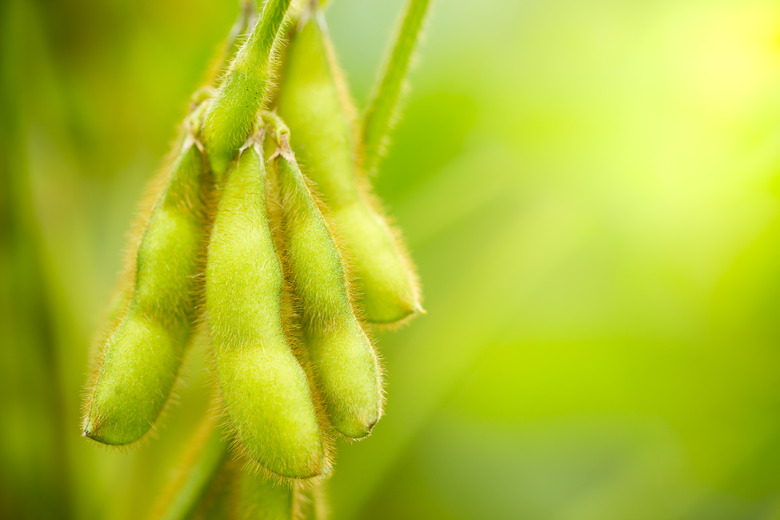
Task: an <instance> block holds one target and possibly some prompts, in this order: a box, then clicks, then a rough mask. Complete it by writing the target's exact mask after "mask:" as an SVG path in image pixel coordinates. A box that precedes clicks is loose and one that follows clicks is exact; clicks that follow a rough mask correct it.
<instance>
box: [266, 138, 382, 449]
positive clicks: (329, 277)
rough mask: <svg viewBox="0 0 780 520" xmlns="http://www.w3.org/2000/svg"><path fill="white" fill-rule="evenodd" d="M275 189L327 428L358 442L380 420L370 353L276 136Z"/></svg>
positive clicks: (336, 260)
mask: <svg viewBox="0 0 780 520" xmlns="http://www.w3.org/2000/svg"><path fill="white" fill-rule="evenodd" d="M280 140H281V142H280V143H279V151H278V152H277V153H276V154H275V157H274V160H275V161H276V163H277V172H278V173H277V175H278V179H277V182H278V185H279V190H280V195H281V196H280V200H281V206H282V208H283V213H284V223H283V227H284V237H285V245H286V249H287V261H288V264H289V269H290V272H291V278H292V281H293V287H294V290H295V293H296V296H297V298H298V300H299V302H300V305H301V308H302V309H301V313H302V318H303V322H304V327H303V328H304V335H305V338H306V344H307V346H308V347H309V355H310V358H311V362H312V364H313V366H314V368H315V371H316V374H317V380H318V382H319V387H320V389H321V391H322V394H323V398H324V400H325V406H326V409H327V412H328V417H329V418H330V421H331V423H332V424H333V426H334V427H335V428H336V430H338V431H339V433H341V434H342V435H344V436H346V437H351V438H360V437H365V436H366V435H368V434H369V433H370V432H371V428H373V426H374V424H376V422H377V421H378V420H379V417H380V416H381V415H382V375H381V371H380V369H379V362H378V360H377V356H376V352H375V351H374V348H373V346H372V345H371V342H370V340H369V339H368V336H367V335H366V333H365V331H364V330H363V328H362V327H361V325H360V322H359V321H358V319H357V317H356V316H355V312H354V309H353V307H352V301H351V299H350V295H349V289H348V286H347V279H346V276H345V272H344V264H343V261H342V259H341V254H340V253H339V249H338V247H337V246H336V242H335V241H334V240H333V237H332V235H331V232H330V229H329V227H328V224H327V223H326V221H325V219H324V218H323V216H322V214H321V213H320V210H319V208H318V207H317V204H316V202H315V201H314V199H313V198H312V195H311V192H310V191H309V188H308V186H307V185H306V181H305V180H304V177H303V175H302V174H301V171H300V169H299V168H298V164H297V162H296V161H295V156H294V155H293V153H292V150H291V149H290V146H289V143H288V136H287V134H286V133H282V134H281V136H280Z"/></svg>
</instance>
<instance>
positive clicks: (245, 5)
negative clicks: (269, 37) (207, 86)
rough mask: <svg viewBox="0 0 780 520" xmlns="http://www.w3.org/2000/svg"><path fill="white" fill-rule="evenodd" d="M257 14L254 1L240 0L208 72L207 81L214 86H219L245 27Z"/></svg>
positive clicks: (237, 47)
mask: <svg viewBox="0 0 780 520" xmlns="http://www.w3.org/2000/svg"><path fill="white" fill-rule="evenodd" d="M256 16H257V10H256V9H255V3H254V2H253V1H252V0H240V1H239V11H238V16H237V17H236V21H235V22H234V23H233V27H231V28H230V34H228V37H227V39H226V40H225V43H224V44H223V47H222V51H221V52H220V53H219V57H218V58H217V60H216V62H215V63H214V67H213V69H212V71H211V74H210V78H209V79H210V81H209V83H213V86H214V87H215V88H216V87H218V86H219V83H220V81H221V80H222V78H221V77H220V75H221V74H222V72H223V71H224V70H225V69H226V68H227V67H228V65H230V62H231V61H233V57H235V55H236V52H238V49H239V48H240V47H241V37H242V36H243V35H244V34H246V31H247V29H248V28H249V27H250V25H251V24H252V22H254V20H255V18H256Z"/></svg>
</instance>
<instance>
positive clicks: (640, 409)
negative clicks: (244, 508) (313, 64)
mask: <svg viewBox="0 0 780 520" xmlns="http://www.w3.org/2000/svg"><path fill="white" fill-rule="evenodd" d="M402 3H403V2H402V1H401V0H392V1H390V0H332V2H331V4H332V5H331V6H330V7H329V9H328V13H327V18H328V21H329V23H330V28H331V33H332V36H333V38H334V40H335V44H336V47H337V50H338V51H339V54H340V57H341V60H342V63H343V66H344V68H345V69H346V72H347V75H348V78H349V80H350V82H351V84H352V87H353V92H354V95H355V98H356V99H357V101H358V103H359V104H360V105H361V106H362V105H363V104H364V103H365V100H366V98H367V97H368V93H369V90H370V88H371V84H372V82H373V78H374V74H375V72H376V70H377V66H378V63H379V61H380V59H381V57H382V55H383V49H384V46H385V43H386V42H387V40H388V38H389V36H390V32H391V29H392V27H393V25H394V21H395V18H396V16H397V14H398V13H399V12H400V9H401V7H402ZM237 10H238V2H236V1H233V0H186V1H185V0H170V1H160V0H132V1H130V0H102V1H98V0H47V1H44V0H3V1H2V2H0V298H1V300H0V302H1V303H0V305H1V306H0V517H2V518H22V519H26V518H63V519H69V518H77V519H135V518H143V516H144V515H145V514H146V513H147V512H148V511H149V509H150V507H152V505H153V504H154V501H155V500H156V497H157V496H158V494H159V492H160V490H161V488H162V487H163V486H164V485H165V484H166V482H167V481H168V480H169V478H170V477H171V475H173V474H174V472H175V470H176V467H177V461H178V459H179V458H180V456H181V454H182V453H183V450H184V449H185V447H186V444H187V439H188V438H189V437H190V436H191V435H192V434H193V433H194V430H195V428H196V426H197V424H198V422H199V420H200V417H201V416H202V414H203V413H204V411H205V410H206V409H207V407H208V402H207V400H208V395H209V394H208V390H207V388H206V378H205V377H204V376H203V373H204V371H205V368H206V367H205V363H204V352H203V350H204V347H203V346H202V345H198V346H196V347H195V349H194V350H193V352H192V353H191V355H190V356H189V359H188V362H187V367H186V376H185V381H184V384H183V385H182V386H181V387H180V388H179V390H178V399H177V401H178V403H179V404H178V405H177V406H175V407H173V408H172V409H171V411H170V413H168V414H167V416H166V417H164V419H163V421H162V422H161V424H160V426H159V428H158V430H157V432H156V434H155V435H154V437H153V438H152V439H150V440H149V441H147V442H144V443H143V444H142V445H141V446H140V447H138V448H134V449H127V450H111V449H107V448H101V447H98V446H96V445H95V444H93V443H88V442H87V441H85V440H84V439H82V438H81V437H80V436H79V433H80V431H79V414H80V398H81V393H82V389H83V384H84V380H85V377H86V374H87V371H88V366H89V358H90V349H91V348H92V344H93V337H94V335H95V332H96V330H97V327H98V326H99V324H100V317H101V315H102V313H103V311H104V309H105V306H106V304H107V300H108V297H109V295H110V293H111V290H112V287H113V284H114V283H115V281H116V277H117V272H118V269H119V265H120V261H121V258H122V248H123V247H124V241H125V235H126V232H127V229H128V225H129V222H130V219H131V217H132V215H133V212H134V208H135V205H136V202H137V200H138V199H139V197H140V196H141V194H142V192H143V190H144V185H145V183H146V182H147V181H148V180H149V179H150V177H151V176H152V175H153V173H154V172H155V171H156V170H157V168H159V166H160V165H161V164H162V157H163V156H164V155H165V154H166V152H167V149H168V146H169V143H170V142H171V140H172V139H173V137H174V135H175V128H176V124H177V123H178V121H180V120H181V118H182V117H183V115H184V114H185V111H186V109H187V102H188V97H189V94H190V93H191V92H192V91H193V90H194V89H195V88H197V87H198V86H199V84H200V83H201V81H202V80H203V78H204V77H205V76H204V71H205V69H206V67H207V65H208V64H209V61H210V59H211V56H212V54H213V51H214V50H215V49H216V48H217V46H218V45H219V42H220V41H221V40H222V39H223V38H224V37H225V35H226V34H227V32H228V30H229V27H230V25H231V24H232V21H233V19H234V18H235V15H236V13H237ZM425 36H426V37H425V40H424V44H423V46H422V52H421V53H420V56H419V59H418V65H417V67H416V68H415V70H414V73H413V74H412V77H411V84H412V86H413V89H412V91H411V95H410V96H409V98H408V102H407V106H406V112H405V118H404V120H403V121H402V123H401V124H400V126H399V127H398V128H397V132H396V133H395V135H394V140H393V142H394V144H393V146H392V148H391V153H390V155H389V156H388V158H387V159H386V160H385V161H384V162H383V163H382V166H381V172H380V175H379V177H378V178H377V179H376V188H377V191H378V193H379V194H380V195H381V197H383V198H384V200H385V201H386V203H387V207H388V210H389V212H390V213H391V215H392V216H393V217H394V218H395V220H396V221H397V223H398V225H399V226H400V227H401V228H402V229H403V231H404V233H405V236H406V238H407V239H408V241H409V245H410V249H411V250H412V254H413V257H414V259H415V261H416V262H417V264H418V266H419V271H420V276H421V279H422V282H423V286H424V292H425V305H426V308H427V310H428V315H427V316H424V317H420V318H418V319H416V320H415V321H414V322H413V323H411V324H410V325H409V326H407V327H406V328H404V329H402V330H401V331H399V332H395V333H386V334H381V335H380V345H381V351H382V353H383V356H384V360H385V365H386V369H387V381H388V387H387V390H388V392H387V396H388V401H387V408H386V416H385V417H384V419H383V420H382V421H381V422H380V423H379V424H378V425H377V427H376V428H375V430H374V433H373V434H372V436H371V437H370V438H369V439H367V440H365V441H362V442H359V443H353V444H346V443H344V444H342V445H340V447H339V453H338V459H337V467H336V471H335V474H334V476H333V478H332V479H331V480H330V482H329V486H328V488H329V492H330V495H331V508H332V512H333V518H334V519H336V520H356V519H368V520H373V519H378V520H384V519H388V520H389V519H400V518H403V519H453V520H470V519H474V520H476V519H498V520H503V519H528V520H548V519H550V520H642V519H647V520H666V519H669V520H672V519H674V520H731V519H733V520H750V519H757V520H758V519H767V520H769V519H780V211H779V210H780V200H778V197H779V196H780V4H778V2H776V1H775V0H655V1H647V0H503V1H502V0H483V1H478V2H477V1H473V0H438V1H435V2H434V5H433V11H432V14H431V17H430V20H429V23H428V28H427V31H426V35H425Z"/></svg>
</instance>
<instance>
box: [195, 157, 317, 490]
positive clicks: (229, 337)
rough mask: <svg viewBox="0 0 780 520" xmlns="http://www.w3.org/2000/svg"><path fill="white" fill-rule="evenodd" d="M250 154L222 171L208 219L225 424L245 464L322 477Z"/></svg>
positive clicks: (210, 295)
mask: <svg viewBox="0 0 780 520" xmlns="http://www.w3.org/2000/svg"><path fill="white" fill-rule="evenodd" d="M257 146H258V145H252V146H249V148H247V149H246V150H245V151H244V152H243V153H242V154H241V155H240V157H239V158H238V160H237V162H236V164H235V166H234V168H233V169H232V171H230V174H229V177H228V179H227V181H226V184H225V186H224V189H223V190H222V194H221V200H220V203H219V207H218V209H217V213H216V216H215V219H214V224H213V228H212V232H211V239H210V243H209V247H208V258H207V267H206V312H207V320H208V328H209V331H210V334H211V340H212V342H213V350H214V357H215V362H216V368H217V377H218V379H219V386H220V389H221V394H222V400H223V403H224V407H225V410H226V412H227V416H228V417H229V419H230V423H231V424H232V426H233V428H234V430H235V435H236V439H237V441H238V443H239V445H240V446H242V447H243V448H244V450H245V452H246V455H247V456H248V457H249V458H250V459H251V460H254V461H256V462H257V463H259V464H260V465H261V466H263V467H264V468H266V469H267V470H269V471H271V472H273V473H276V474H278V475H281V476H284V477H292V478H308V477H314V476H317V475H320V474H322V473H323V472H324V471H325V470H326V469H327V468H326V466H327V459H326V456H325V453H324V448H323V439H322V434H321V432H320V428H319V423H318V417H317V413H316V410H315V406H314V403H313V400H312V394H311V391H310V388H309V383H308V379H307V376H306V373H305V372H304V370H303V368H302V367H301V365H300V364H299V363H298V361H297V359H296V357H295V355H294V354H293V351H292V349H291V347H290V344H289V342H288V335H287V334H286V331H285V328H284V325H283V320H284V316H283V311H282V298H283V290H284V276H283V271H282V265H281V261H280V259H279V256H278V254H277V251H276V249H275V246H274V238H273V235H272V231H271V227H270V225H269V212H268V205H267V201H266V183H265V169H264V165H263V159H262V153H261V152H258V150H257V149H256V148H257Z"/></svg>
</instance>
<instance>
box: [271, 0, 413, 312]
mask: <svg viewBox="0 0 780 520" xmlns="http://www.w3.org/2000/svg"><path fill="white" fill-rule="evenodd" d="M277 109H278V112H279V115H280V116H281V117H282V119H283V120H284V121H285V123H287V125H288V126H289V127H290V130H291V132H292V135H294V136H295V150H296V152H297V154H298V156H299V157H300V158H301V162H302V164H304V166H305V167H306V174H307V176H308V177H309V178H310V179H311V180H312V181H313V182H314V183H315V184H316V188H317V190H318V191H319V193H320V194H321V195H322V197H323V200H324V202H325V204H326V205H327V207H328V208H329V210H330V214H329V216H330V218H331V219H332V221H333V224H334V227H335V230H336V232H337V234H338V236H339V237H340V238H341V240H342V242H343V245H344V247H345V248H346V252H347V253H348V255H347V256H348V260H349V264H350V267H351V272H352V274H354V275H355V278H356V280H355V282H356V289H357V291H356V293H357V294H356V295H357V296H358V297H359V298H360V304H361V305H362V307H363V308H364V309H365V314H366V317H367V318H368V319H369V320H370V321H372V322H375V323H393V322H397V321H399V320H402V319H404V318H405V317H407V316H409V315H410V314H412V313H414V312H419V311H421V310H422V307H421V306H420V301H419V299H420V297H419V291H418V288H417V283H416V276H415V274H414V270H413V268H412V265H411V262H410V261H409V260H408V258H407V255H406V253H405V251H404V250H403V247H402V245H401V242H400V240H399V239H398V238H397V236H396V234H395V232H394V231H393V230H392V229H391V228H390V226H389V225H388V223H387V222H386V220H385V219H384V217H383V216H382V215H381V214H380V213H379V211H378V210H377V209H376V208H375V205H374V203H373V199H372V196H371V194H370V192H369V187H368V184H367V181H365V180H364V179H361V178H359V177H362V176H359V175H358V171H357V160H356V148H357V144H356V138H355V133H356V132H355V129H354V128H353V121H352V118H353V116H352V113H351V112H352V109H351V108H350V104H349V101H348V95H347V93H346V87H345V85H344V82H343V80H342V79H341V75H340V72H339V70H338V67H337V64H336V63H335V55H334V53H333V49H332V48H331V45H330V42H329V40H328V39H327V35H326V33H325V28H324V20H323V18H322V16H321V14H320V13H319V11H317V10H316V9H315V10H314V11H313V13H311V16H310V17H309V18H308V20H307V21H306V22H305V23H304V25H303V26H302V27H301V28H300V29H299V30H298V32H296V34H295V35H294V37H293V38H292V40H291V42H290V46H289V49H288V50H287V55H286V64H285V69H284V72H283V75H282V85H281V88H280V91H279V96H278V106H277Z"/></svg>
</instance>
